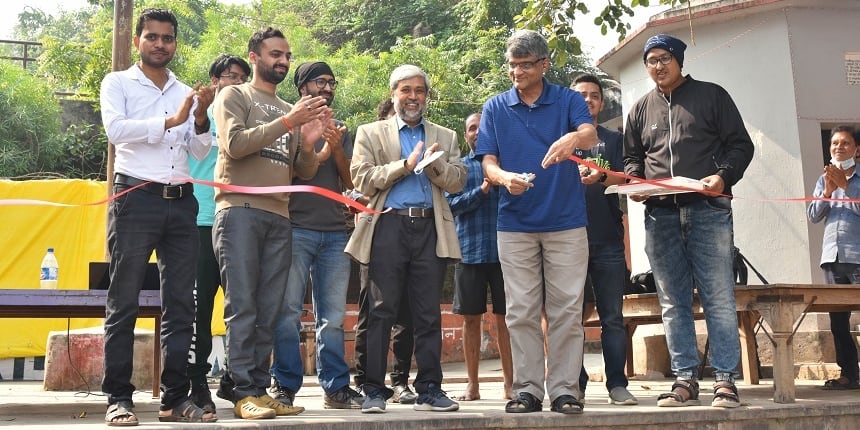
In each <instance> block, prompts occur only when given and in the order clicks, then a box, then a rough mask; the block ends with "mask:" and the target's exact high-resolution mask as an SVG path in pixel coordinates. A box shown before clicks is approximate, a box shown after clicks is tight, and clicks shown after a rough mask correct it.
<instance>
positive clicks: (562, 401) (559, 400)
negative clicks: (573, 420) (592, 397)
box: [550, 394, 582, 415]
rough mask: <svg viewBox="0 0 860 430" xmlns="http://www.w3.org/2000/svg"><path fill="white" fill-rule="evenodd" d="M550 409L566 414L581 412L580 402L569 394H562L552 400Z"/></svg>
mask: <svg viewBox="0 0 860 430" xmlns="http://www.w3.org/2000/svg"><path fill="white" fill-rule="evenodd" d="M550 410H551V411H553V412H559V413H562V414H566V415H567V414H581V413H582V403H581V402H580V401H579V400H576V397H573V396H571V395H569V394H562V395H560V396H558V397H556V398H555V400H553V401H552V407H551V408H550Z"/></svg>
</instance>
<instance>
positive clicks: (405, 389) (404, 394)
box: [391, 385, 418, 405]
mask: <svg viewBox="0 0 860 430" xmlns="http://www.w3.org/2000/svg"><path fill="white" fill-rule="evenodd" d="M391 389H392V390H393V391H394V395H393V396H391V401H392V402H394V403H400V404H401V405H411V404H413V403H415V399H416V398H418V395H417V394H415V392H413V391H412V390H411V389H409V386H408V385H395V386H393V387H391Z"/></svg>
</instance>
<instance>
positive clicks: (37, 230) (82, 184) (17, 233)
mask: <svg viewBox="0 0 860 430" xmlns="http://www.w3.org/2000/svg"><path fill="white" fill-rule="evenodd" d="M106 197H107V184H106V183H105V182H96V181H86V180H77V179H69V180H65V179H63V180H40V181H8V180H0V199H2V200H10V199H27V200H45V201H51V202H56V203H66V204H73V205H84V204H87V203H93V202H98V201H100V200H103V199H105V198H106ZM106 232H107V204H102V205H94V206H77V207H52V206H32V205H3V206H0V249H2V250H4V256H3V258H0V288H3V289H22V288H24V289H29V288H33V289H36V288H39V268H40V265H41V262H42V257H44V256H45V252H46V251H47V249H48V248H54V253H55V254H56V256H57V261H58V263H59V266H60V271H59V277H58V280H59V282H58V286H59V288H60V289H75V290H86V289H87V288H88V287H89V281H88V278H89V263H90V262H91V261H106V246H107V245H106V243H107V242H106ZM223 310H224V305H223V296H222V295H221V293H220V292H219V294H218V297H217V298H216V303H215V312H214V315H213V317H212V321H213V324H212V333H213V334H216V335H220V334H224V332H225V327H224V314H223ZM101 325H102V320H101V319H93V318H73V319H71V321H70V322H69V321H68V320H67V319H61V318H0V359H3V358H12V357H38V356H43V355H45V344H46V341H47V338H48V332H49V331H52V330H66V328H67V327H68V328H72V329H74V328H83V327H98V326H101ZM138 327H140V328H147V329H152V328H153V327H152V320H151V319H142V320H140V321H138Z"/></svg>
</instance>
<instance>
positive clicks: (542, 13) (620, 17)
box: [515, 0, 688, 65]
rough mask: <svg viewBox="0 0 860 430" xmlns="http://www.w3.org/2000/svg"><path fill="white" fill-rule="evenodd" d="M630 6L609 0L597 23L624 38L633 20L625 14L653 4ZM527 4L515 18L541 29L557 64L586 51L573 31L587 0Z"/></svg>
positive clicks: (662, 0) (632, 2)
mask: <svg viewBox="0 0 860 430" xmlns="http://www.w3.org/2000/svg"><path fill="white" fill-rule="evenodd" d="M687 1H688V0H659V4H665V5H673V6H674V5H677V4H680V3H687ZM628 2H629V6H628V5H627V4H625V1H623V0H609V1H607V2H606V3H607V4H606V6H604V7H603V10H602V11H601V12H600V13H599V15H598V16H597V17H596V18H594V25H597V26H599V27H600V32H601V33H602V34H604V35H605V34H606V33H607V32H608V31H609V30H610V29H611V30H614V31H615V32H616V33H618V40H619V41H621V40H622V39H624V37H625V36H626V35H627V30H629V29H630V24H629V23H626V22H625V21H624V18H625V16H627V17H631V16H633V13H634V12H633V8H635V7H637V6H646V7H647V6H649V5H650V3H651V2H650V1H649V0H628ZM526 3H527V4H526V6H525V8H523V11H522V13H521V14H520V15H518V16H517V17H516V18H515V19H516V22H517V26H518V27H521V28H528V29H532V30H537V31H540V32H541V33H543V35H544V36H546V38H547V43H548V44H549V48H550V50H551V52H552V57H553V58H554V59H555V63H556V64H557V65H559V64H564V63H565V62H566V61H567V56H568V55H569V54H573V55H579V54H581V53H582V47H581V46H580V42H579V39H577V38H576V36H574V35H573V22H574V21H576V16H577V15H585V14H587V13H588V12H589V9H588V6H587V5H586V4H585V3H586V2H585V1H584V0H527V2H526Z"/></svg>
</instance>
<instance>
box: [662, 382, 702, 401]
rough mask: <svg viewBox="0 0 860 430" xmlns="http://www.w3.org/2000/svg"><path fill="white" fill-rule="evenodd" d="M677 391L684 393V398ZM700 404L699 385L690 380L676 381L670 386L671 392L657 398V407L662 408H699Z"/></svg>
mask: <svg viewBox="0 0 860 430" xmlns="http://www.w3.org/2000/svg"><path fill="white" fill-rule="evenodd" d="M676 390H677V391H676ZM678 391H686V392H687V396H686V398H685V397H684V396H682V395H681V393H679V392H678ZM701 404H702V401H701V400H699V383H698V382H696V381H695V380H691V379H678V380H676V381H675V383H674V384H672V391H670V392H668V393H663V394H661V395H660V396H659V397H657V406H663V407H679V406H699V405H701Z"/></svg>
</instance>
